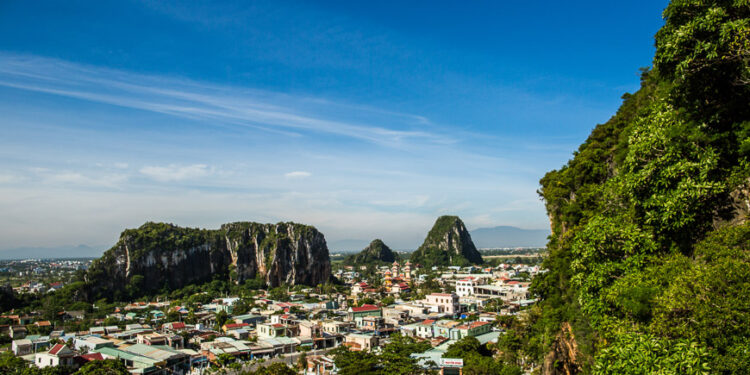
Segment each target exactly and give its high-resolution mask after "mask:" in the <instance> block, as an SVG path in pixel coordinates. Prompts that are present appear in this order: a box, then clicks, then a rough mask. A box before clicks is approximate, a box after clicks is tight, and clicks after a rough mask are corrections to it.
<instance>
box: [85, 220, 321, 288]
mask: <svg viewBox="0 0 750 375" xmlns="http://www.w3.org/2000/svg"><path fill="white" fill-rule="evenodd" d="M329 277H330V259H329V254H328V248H327V246H326V242H325V238H324V237H323V235H322V234H321V233H320V232H318V231H317V230H316V229H315V228H313V227H310V226H307V225H302V224H296V223H278V224H259V223H251V222H237V223H230V224H224V225H222V226H221V228H219V229H216V230H207V229H197V228H182V227H178V226H175V225H172V224H165V223H146V224H144V225H142V226H141V227H139V228H137V229H127V230H125V231H123V233H122V235H121V236H120V240H119V241H118V242H117V244H115V246H113V247H112V248H111V249H110V250H108V251H106V252H105V253H104V255H103V256H102V257H101V258H100V259H98V260H96V261H94V263H93V264H92V266H91V268H90V269H89V270H88V272H87V273H86V275H85V288H84V292H85V294H86V295H87V299H89V300H94V299H99V298H114V299H116V300H125V299H135V298H138V297H140V296H143V295H148V294H153V293H155V292H157V291H163V292H166V291H169V290H175V289H179V288H182V287H184V286H186V285H190V284H201V283H205V282H210V281H212V280H227V279H228V280H231V281H232V282H234V283H243V282H245V281H246V280H250V281H253V282H256V283H257V282H260V283H262V284H266V285H268V286H277V285H281V284H285V283H287V284H297V283H302V284H310V285H317V284H319V283H324V282H326V281H328V278H329Z"/></svg>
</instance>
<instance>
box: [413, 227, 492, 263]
mask: <svg viewBox="0 0 750 375" xmlns="http://www.w3.org/2000/svg"><path fill="white" fill-rule="evenodd" d="M410 261H411V262H412V263H415V264H420V265H422V266H425V267H432V266H468V265H471V264H482V263H483V261H482V255H481V254H479V251H477V248H476V246H474V243H473V242H472V241H471V235H470V234H469V231H468V230H466V226H465V225H464V223H463V221H461V219H460V218H458V216H441V217H439V218H438V219H437V220H436V221H435V225H433V226H432V229H430V232H429V233H428V234H427V237H426V238H425V239H424V242H423V243H422V245H421V246H419V248H418V249H417V250H416V251H414V252H413V253H412V255H411V257H410Z"/></svg>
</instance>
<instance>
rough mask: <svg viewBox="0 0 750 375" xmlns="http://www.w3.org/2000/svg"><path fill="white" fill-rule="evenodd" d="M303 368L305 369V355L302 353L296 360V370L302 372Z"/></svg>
mask: <svg viewBox="0 0 750 375" xmlns="http://www.w3.org/2000/svg"><path fill="white" fill-rule="evenodd" d="M305 368H307V354H306V353H304V352H303V353H302V354H301V355H300V356H299V359H298V360H297V369H299V370H303V369H305Z"/></svg>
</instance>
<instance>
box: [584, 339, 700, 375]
mask: <svg viewBox="0 0 750 375" xmlns="http://www.w3.org/2000/svg"><path fill="white" fill-rule="evenodd" d="M708 360H709V352H708V350H707V349H706V348H705V347H703V346H701V345H700V344H698V343H695V342H689V341H685V340H681V341H674V340H667V339H661V338H657V337H654V336H651V335H644V334H625V335H621V336H620V337H619V340H618V341H617V342H615V343H614V344H612V345H611V346H610V347H608V348H606V349H604V350H602V351H601V353H600V354H599V355H598V356H597V357H596V364H595V366H594V374H602V375H604V374H612V375H615V374H616V375H631V374H632V375H636V374H664V375H707V374H709V373H710V370H711V367H710V366H709V364H708Z"/></svg>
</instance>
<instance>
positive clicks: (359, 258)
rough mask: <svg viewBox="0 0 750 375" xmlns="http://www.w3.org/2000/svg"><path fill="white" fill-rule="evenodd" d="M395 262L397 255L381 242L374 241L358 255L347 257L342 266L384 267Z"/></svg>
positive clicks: (378, 240)
mask: <svg viewBox="0 0 750 375" xmlns="http://www.w3.org/2000/svg"><path fill="white" fill-rule="evenodd" d="M396 260H399V256H398V254H396V253H394V252H393V250H391V248H390V247H388V245H386V244H385V243H383V241H382V240H380V239H376V240H373V241H372V242H370V244H369V245H367V247H366V248H364V249H362V251H360V252H359V253H357V254H352V255H349V256H347V257H346V258H345V259H344V264H346V265H350V266H355V265H356V266H364V265H384V264H391V263H393V262H394V261H396Z"/></svg>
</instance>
